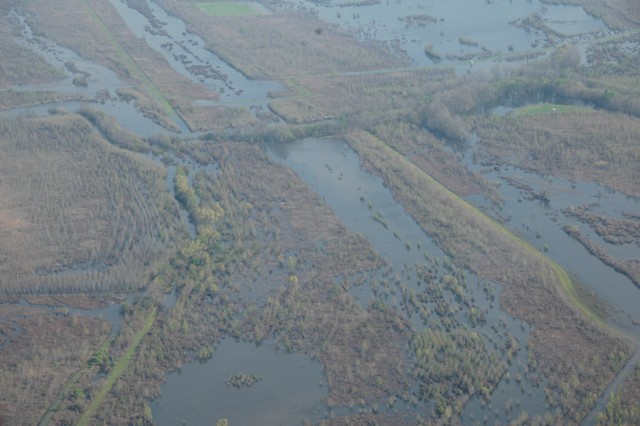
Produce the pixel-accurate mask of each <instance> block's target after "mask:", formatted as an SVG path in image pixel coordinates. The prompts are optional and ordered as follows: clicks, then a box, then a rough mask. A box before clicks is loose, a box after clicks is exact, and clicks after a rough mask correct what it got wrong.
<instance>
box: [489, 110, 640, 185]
mask: <svg viewBox="0 0 640 426" xmlns="http://www.w3.org/2000/svg"><path fill="white" fill-rule="evenodd" d="M478 124H479V125H478V129H477V130H478V135H479V136H480V140H481V141H480V143H479V150H478V159H479V161H480V163H482V164H491V165H493V164H499V163H507V164H513V165H516V166H518V167H521V168H523V169H525V170H530V171H535V172H537V173H540V174H543V175H551V176H558V177H563V178H566V179H572V180H577V181H587V182H588V181H595V182H599V183H602V184H604V185H607V186H610V187H611V188H614V189H616V190H619V191H622V192H624V193H627V194H630V195H634V196H640V186H639V185H638V182H640V141H639V140H638V138H637V135H638V134H640V121H638V119H636V118H634V117H631V116H628V115H624V114H615V113H609V112H604V111H593V112H585V113H557V114H556V113H549V114H546V113H545V114H539V115H516V116H505V117H495V118H489V119H487V120H481V121H479V123H478Z"/></svg>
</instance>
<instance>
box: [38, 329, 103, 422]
mask: <svg viewBox="0 0 640 426" xmlns="http://www.w3.org/2000/svg"><path fill="white" fill-rule="evenodd" d="M113 340H114V338H113V337H111V336H110V337H108V338H107V339H106V340H105V341H104V342H103V343H102V345H100V347H99V348H98V350H96V352H95V353H96V354H98V353H100V352H103V351H106V350H107V349H108V348H109V346H111V343H112V342H113ZM89 368H90V367H88V366H87V365H85V366H84V367H82V368H81V369H79V370H78V371H76V372H75V373H74V374H73V376H71V377H69V378H68V379H67V381H66V382H64V384H63V385H62V387H61V388H60V391H59V392H58V395H56V397H55V398H54V400H53V402H52V403H51V404H50V405H49V408H47V411H45V412H44V415H43V416H42V418H41V419H40V421H39V422H38V426H44V425H47V424H49V422H50V421H51V418H52V417H53V415H54V414H55V413H56V411H58V408H59V407H60V404H62V401H64V398H65V396H66V395H67V394H68V393H69V390H70V389H71V387H72V386H73V385H75V384H76V383H77V382H78V379H80V377H82V375H83V374H84V373H86V372H87V371H89Z"/></svg>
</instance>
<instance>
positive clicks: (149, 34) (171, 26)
mask: <svg viewBox="0 0 640 426" xmlns="http://www.w3.org/2000/svg"><path fill="white" fill-rule="evenodd" d="M145 3H146V4H147V5H148V7H149V10H150V11H151V13H152V16H149V17H147V16H144V15H142V14H141V13H140V12H138V11H136V10H134V9H132V8H130V7H128V6H127V5H126V4H125V2H124V1H123V0H111V4H112V5H113V6H114V7H115V8H116V9H117V10H118V13H119V14H120V16H121V17H122V19H124V20H125V22H126V23H127V25H128V26H129V28H130V29H131V31H132V32H133V33H134V34H135V35H136V36H137V37H140V38H143V39H144V40H145V42H146V43H147V44H148V45H149V46H151V47H152V48H153V49H155V50H156V51H157V52H159V53H160V54H162V56H164V58H165V59H166V60H167V62H168V63H169V64H170V65H171V66H172V67H173V68H174V69H175V70H176V71H177V72H179V73H180V74H182V75H184V76H186V77H188V78H190V79H192V80H193V81H195V82H200V83H204V84H206V85H207V86H208V87H209V88H210V89H213V90H214V91H215V92H217V93H219V95H220V98H219V100H218V101H201V102H200V105H202V106H206V105H228V106H233V105H237V106H242V105H244V106H266V103H267V94H268V93H269V92H277V91H281V90H283V86H282V85H281V84H279V83H277V82H273V81H257V80H250V79H248V78H246V77H245V76H244V75H243V74H242V73H240V72H239V71H238V70H236V69H235V68H233V67H232V66H230V65H229V64H228V63H226V62H225V61H223V60H222V59H220V58H219V57H218V56H216V55H215V54H214V53H212V52H211V51H210V50H208V49H207V48H206V44H205V42H204V41H203V40H202V39H201V38H200V37H198V36H197V35H195V34H191V33H189V32H187V30H186V28H185V24H184V22H182V21H181V20H180V19H178V18H176V17H174V16H170V15H169V14H167V13H166V12H165V11H164V10H163V9H162V8H160V7H159V6H158V5H157V4H156V3H155V2H153V1H148V0H145Z"/></svg>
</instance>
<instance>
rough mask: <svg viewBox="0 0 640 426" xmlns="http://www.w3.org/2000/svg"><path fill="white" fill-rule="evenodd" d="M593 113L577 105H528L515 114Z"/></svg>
mask: <svg viewBox="0 0 640 426" xmlns="http://www.w3.org/2000/svg"><path fill="white" fill-rule="evenodd" d="M586 111H591V109H590V108H587V107H581V106H575V105H560V104H536V105H527V106H523V107H521V108H518V109H517V110H516V111H515V113H516V114H517V115H540V114H559V113H566V112H586Z"/></svg>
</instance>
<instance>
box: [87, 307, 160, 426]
mask: <svg viewBox="0 0 640 426" xmlns="http://www.w3.org/2000/svg"><path fill="white" fill-rule="evenodd" d="M157 316H158V308H157V307H154V308H153V309H152V310H151V313H150V314H149V316H148V317H147V321H146V322H145V323H144V326H143V327H142V329H141V330H140V331H139V332H138V334H136V336H135V337H134V338H133V341H132V342H131V344H130V345H129V347H128V348H127V350H126V351H125V353H124V354H123V355H122V356H121V357H120V359H119V360H118V362H117V363H116V364H115V366H114V367H113V369H112V370H111V372H110V373H109V376H108V377H107V380H106V381H105V383H104V384H103V385H102V388H101V389H100V391H99V392H98V393H97V394H96V396H95V398H93V400H91V404H89V407H88V408H87V409H86V410H85V412H84V414H83V415H82V417H81V418H80V421H79V422H78V426H81V425H87V424H88V423H89V420H91V417H93V415H94V414H95V412H96V410H97V409H98V407H99V406H100V404H102V401H103V400H104V398H105V397H106V396H107V394H108V393H109V391H111V388H112V387H113V385H114V384H115V383H116V381H117V380H118V379H119V378H120V376H122V373H124V370H125V369H126V368H127V366H128V365H129V361H131V358H132V357H133V354H134V353H135V352H136V349H137V348H138V346H139V345H140V342H141V341H142V338H143V337H144V336H145V334H147V332H148V331H149V329H150V328H151V326H152V325H153V323H154V321H155V320H156V317H157Z"/></svg>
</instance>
